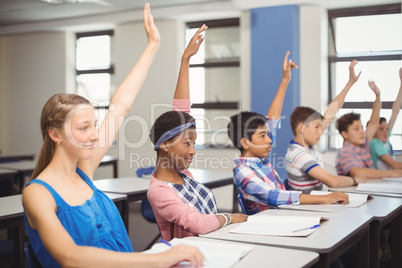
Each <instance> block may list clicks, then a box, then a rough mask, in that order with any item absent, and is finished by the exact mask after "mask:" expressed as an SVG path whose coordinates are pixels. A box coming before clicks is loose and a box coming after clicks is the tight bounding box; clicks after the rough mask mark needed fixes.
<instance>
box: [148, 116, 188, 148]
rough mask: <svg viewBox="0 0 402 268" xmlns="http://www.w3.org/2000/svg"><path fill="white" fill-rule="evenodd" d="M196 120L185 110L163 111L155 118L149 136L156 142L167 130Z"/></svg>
mask: <svg viewBox="0 0 402 268" xmlns="http://www.w3.org/2000/svg"><path fill="white" fill-rule="evenodd" d="M194 121H195V119H194V117H192V116H191V115H189V114H188V113H185V112H180V111H169V112H166V113H163V114H162V115H161V116H159V117H158V118H157V119H156V120H155V123H154V124H153V126H152V127H151V130H150V133H149V138H150V139H151V142H152V143H153V144H155V143H156V142H157V141H158V139H159V138H160V137H161V136H162V134H163V133H165V132H166V131H168V130H171V129H173V128H175V127H177V126H180V125H183V124H186V123H190V122H194Z"/></svg>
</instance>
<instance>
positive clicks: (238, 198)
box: [237, 195, 249, 215]
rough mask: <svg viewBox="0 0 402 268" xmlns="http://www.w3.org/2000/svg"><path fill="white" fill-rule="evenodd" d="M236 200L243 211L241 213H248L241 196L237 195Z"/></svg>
mask: <svg viewBox="0 0 402 268" xmlns="http://www.w3.org/2000/svg"><path fill="white" fill-rule="evenodd" d="M237 200H238V201H239V205H240V207H241V211H242V212H243V214H246V215H249V214H248V211H247V209H246V206H245V205H244V199H243V197H242V196H241V195H237Z"/></svg>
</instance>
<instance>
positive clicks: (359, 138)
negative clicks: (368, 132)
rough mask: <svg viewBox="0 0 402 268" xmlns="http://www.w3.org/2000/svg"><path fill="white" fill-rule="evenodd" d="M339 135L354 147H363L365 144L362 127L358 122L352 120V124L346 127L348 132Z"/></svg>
mask: <svg viewBox="0 0 402 268" xmlns="http://www.w3.org/2000/svg"><path fill="white" fill-rule="evenodd" d="M341 135H342V137H343V138H344V139H345V141H347V142H350V143H351V144H354V145H363V144H364V143H365V142H366V137H365V133H364V130H363V125H362V122H361V121H360V120H354V121H353V123H352V124H351V125H349V126H348V130H347V131H342V133H341Z"/></svg>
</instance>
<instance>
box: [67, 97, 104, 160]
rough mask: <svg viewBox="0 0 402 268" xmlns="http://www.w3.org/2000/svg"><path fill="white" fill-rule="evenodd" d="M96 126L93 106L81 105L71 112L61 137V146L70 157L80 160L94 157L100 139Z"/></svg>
mask: <svg viewBox="0 0 402 268" xmlns="http://www.w3.org/2000/svg"><path fill="white" fill-rule="evenodd" d="M96 124H97V120H96V117H95V112H94V109H93V107H92V106H91V105H87V104H80V105H78V106H76V107H74V108H73V109H72V110H71V112H70V113H69V117H68V118H67V120H66V122H65V124H64V131H62V135H61V136H62V140H61V145H62V146H63V148H64V149H65V150H67V152H68V153H69V155H73V156H75V157H77V158H79V159H88V158H90V157H91V156H92V153H93V149H94V148H95V146H96V145H97V142H98V139H99V136H98V130H97V129H96Z"/></svg>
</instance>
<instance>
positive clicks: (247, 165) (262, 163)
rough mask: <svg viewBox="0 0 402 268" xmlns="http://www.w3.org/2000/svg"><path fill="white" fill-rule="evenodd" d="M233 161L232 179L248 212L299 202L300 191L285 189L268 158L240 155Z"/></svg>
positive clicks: (252, 212)
mask: <svg viewBox="0 0 402 268" xmlns="http://www.w3.org/2000/svg"><path fill="white" fill-rule="evenodd" d="M234 162H235V168H234V177H233V180H234V183H235V185H236V187H237V189H238V190H239V194H240V195H241V196H242V197H243V198H244V199H245V200H246V202H245V203H246V204H245V206H246V207H247V210H248V211H249V213H250V214H255V213H257V212H260V211H263V210H266V209H268V208H269V207H268V205H274V206H277V205H281V204H295V205H298V204H300V199H299V196H300V194H301V192H298V191H286V189H285V187H284V186H283V184H282V182H281V179H280V178H279V175H278V174H277V173H276V172H275V170H274V168H273V167H272V165H271V164H270V163H269V162H268V158H265V159H261V158H258V157H240V158H237V159H235V160H234Z"/></svg>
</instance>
